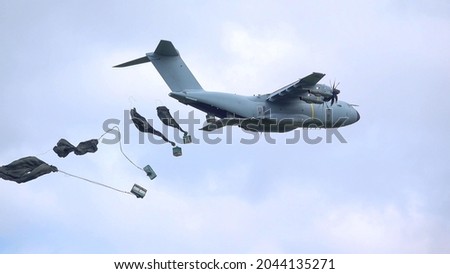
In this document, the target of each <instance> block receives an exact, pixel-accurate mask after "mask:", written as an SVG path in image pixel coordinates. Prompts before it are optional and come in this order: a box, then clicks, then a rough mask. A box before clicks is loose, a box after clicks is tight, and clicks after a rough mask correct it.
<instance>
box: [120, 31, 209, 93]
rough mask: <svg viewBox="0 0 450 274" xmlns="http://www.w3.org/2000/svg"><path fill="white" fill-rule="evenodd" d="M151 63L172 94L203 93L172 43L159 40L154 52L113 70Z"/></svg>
mask: <svg viewBox="0 0 450 274" xmlns="http://www.w3.org/2000/svg"><path fill="white" fill-rule="evenodd" d="M147 62H152V63H153V65H154V66H155V68H156V70H158V72H159V74H160V75H161V76H162V78H163V79H164V81H165V82H166V84H167V85H168V86H169V88H170V89H171V90H172V91H173V92H180V91H183V90H190V91H195V90H197V91H203V88H202V87H201V86H200V84H199V83H198V81H197V79H195V77H194V75H193V74H192V72H191V71H190V70H189V68H188V67H187V66H186V64H185V63H184V61H183V59H181V56H180V54H179V52H178V50H177V49H176V48H175V47H174V46H173V44H172V42H170V41H166V40H161V41H160V42H159V44H158V46H157V47H156V50H155V52H151V53H147V54H146V56H144V57H141V58H138V59H135V60H132V61H129V62H126V63H123V64H120V65H117V66H114V67H115V68H122V67H128V66H133V65H138V64H142V63H147Z"/></svg>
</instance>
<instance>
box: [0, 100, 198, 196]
mask: <svg viewBox="0 0 450 274" xmlns="http://www.w3.org/2000/svg"><path fill="white" fill-rule="evenodd" d="M157 111H158V117H159V118H160V119H161V121H162V122H163V123H164V124H165V125H167V126H171V127H174V128H177V129H179V130H180V131H182V132H183V133H184V137H183V142H184V143H188V142H187V141H186V140H185V139H186V138H187V137H189V139H190V136H189V135H188V133H187V132H186V131H184V130H183V129H182V128H181V127H180V125H179V124H178V123H177V122H176V121H175V119H174V118H173V117H172V115H171V114H170V112H169V109H168V108H167V107H165V106H160V107H158V108H157ZM130 115H131V118H132V121H133V123H134V125H135V126H136V128H137V129H138V130H139V131H141V132H147V133H150V134H154V135H157V136H159V137H161V138H162V139H163V140H164V141H165V142H168V143H170V144H171V145H172V146H173V148H172V150H173V155H175V156H181V155H182V152H181V148H180V147H178V146H176V144H175V142H172V141H170V140H169V139H168V138H167V137H166V136H164V134H162V133H161V132H159V131H157V130H155V129H154V128H153V127H152V126H151V125H150V124H149V123H148V122H147V120H146V119H145V117H143V116H142V115H140V114H139V113H137V111H136V109H135V108H133V109H132V110H131V111H130ZM114 129H116V130H117V131H118V132H119V138H120V135H121V134H120V130H119V128H118V127H117V126H115V127H113V128H112V129H110V130H109V131H106V132H104V133H103V134H102V135H101V136H100V138H98V139H90V140H87V141H83V142H80V143H79V144H78V145H77V146H74V145H73V144H71V143H70V142H69V141H67V140H66V139H63V138H62V139H60V140H59V141H58V142H57V144H56V145H55V146H54V147H53V151H54V152H55V153H56V154H57V155H58V157H60V158H65V157H67V156H68V155H69V154H70V153H72V152H73V153H74V154H75V155H84V154H86V153H94V152H96V151H97V150H98V147H97V146H98V144H99V141H100V139H101V138H102V137H103V136H104V135H105V134H107V133H108V132H110V131H112V130H114ZM189 142H190V141H189ZM119 145H120V151H121V152H122V154H123V156H124V157H125V158H126V159H127V160H128V161H129V162H130V163H132V164H133V165H134V166H136V167H137V168H138V169H140V170H142V171H144V172H145V174H146V175H147V176H148V177H149V178H150V180H153V179H155V178H156V173H155V171H154V170H153V169H152V168H151V167H150V165H146V166H145V167H144V168H141V167H140V166H138V165H136V164H135V163H134V162H133V161H131V160H130V158H128V156H127V155H126V154H125V153H124V151H123V148H122V143H121V141H119ZM52 172H60V173H62V174H65V175H67V176H72V177H74V178H77V179H81V180H84V181H87V182H90V183H93V184H96V185H99V186H103V187H106V188H109V189H112V190H115V191H118V192H121V193H125V194H132V195H135V196H136V197H137V198H143V197H144V196H145V194H146V193H147V190H146V189H145V188H143V187H141V186H139V185H137V184H134V185H133V187H132V189H131V190H130V191H123V190H120V189H117V188H114V187H112V186H109V185H106V184H102V183H99V182H96V181H93V180H90V179H86V178H84V177H81V176H78V175H74V174H71V173H68V172H66V171H63V170H61V169H58V168H57V167H56V166H53V165H49V164H47V163H46V162H44V161H42V160H41V159H39V158H37V157H35V156H27V157H23V158H20V159H18V160H15V161H13V162H11V163H10V164H8V165H5V166H1V167H0V178H1V179H4V180H9V181H14V182H16V183H18V184H21V183H25V182H28V181H30V180H34V179H36V178H38V177H40V176H43V175H46V174H49V173H52Z"/></svg>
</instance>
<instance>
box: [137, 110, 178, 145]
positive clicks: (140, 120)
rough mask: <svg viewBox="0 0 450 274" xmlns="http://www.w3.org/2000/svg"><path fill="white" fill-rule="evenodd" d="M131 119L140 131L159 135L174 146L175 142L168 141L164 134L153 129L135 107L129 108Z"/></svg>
mask: <svg viewBox="0 0 450 274" xmlns="http://www.w3.org/2000/svg"><path fill="white" fill-rule="evenodd" d="M130 115H131V120H132V121H133V123H134V125H135V126H136V127H137V129H139V131H141V132H147V133H150V134H154V135H156V136H159V137H161V138H162V139H163V140H164V141H166V142H168V143H170V144H171V145H172V146H175V143H174V142H172V141H169V139H167V137H166V136H164V134H162V133H161V132H159V131H157V130H156V129H154V128H153V127H152V126H151V125H150V124H149V123H148V122H147V119H145V117H144V116H142V115H140V114H139V113H137V111H136V108H133V109H131V111H130Z"/></svg>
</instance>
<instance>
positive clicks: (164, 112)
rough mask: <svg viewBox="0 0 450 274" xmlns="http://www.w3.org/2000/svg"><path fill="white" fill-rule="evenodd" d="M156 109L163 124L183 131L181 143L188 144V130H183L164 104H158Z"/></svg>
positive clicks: (189, 140)
mask: <svg viewBox="0 0 450 274" xmlns="http://www.w3.org/2000/svg"><path fill="white" fill-rule="evenodd" d="M156 111H157V112H158V117H159V119H160V120H161V122H163V124H165V125H166V126H170V127H173V128H176V129H178V130H180V131H181V132H183V133H184V136H183V143H185V144H188V143H191V142H192V138H191V136H189V134H188V132H187V131H185V130H183V129H182V128H181V127H180V125H179V124H178V123H177V121H176V120H175V119H174V118H173V117H172V115H171V114H170V111H169V109H168V108H167V107H165V106H159V107H157V108H156Z"/></svg>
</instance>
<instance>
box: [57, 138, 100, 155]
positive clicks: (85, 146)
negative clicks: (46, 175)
mask: <svg viewBox="0 0 450 274" xmlns="http://www.w3.org/2000/svg"><path fill="white" fill-rule="evenodd" d="M97 145H98V140H97V139H92V140H88V141H84V142H81V143H79V144H78V146H76V147H75V146H74V145H72V144H71V143H69V142H68V141H67V140H66V139H60V140H59V141H58V143H57V144H56V146H55V147H54V148H53V151H54V152H55V153H56V154H58V156H59V157H61V158H64V157H66V156H67V155H69V153H71V152H74V153H75V154H76V155H84V154H86V153H88V152H92V153H93V152H96V151H97V149H98V148H97Z"/></svg>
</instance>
